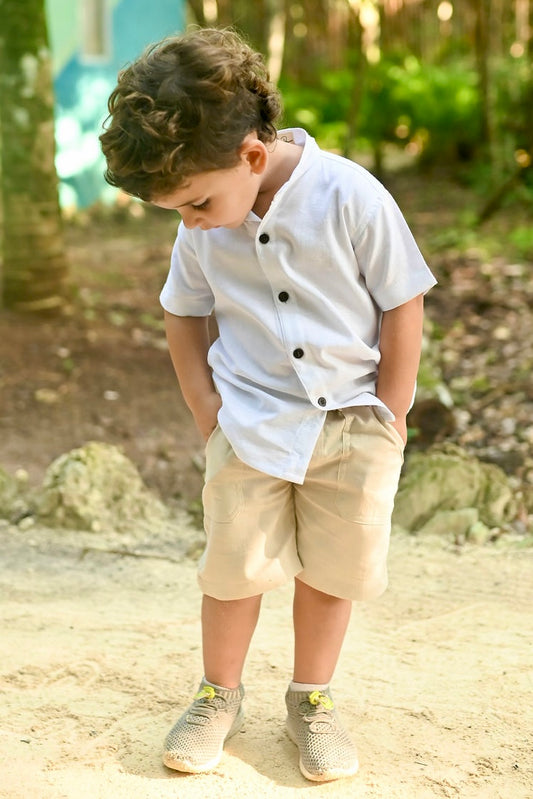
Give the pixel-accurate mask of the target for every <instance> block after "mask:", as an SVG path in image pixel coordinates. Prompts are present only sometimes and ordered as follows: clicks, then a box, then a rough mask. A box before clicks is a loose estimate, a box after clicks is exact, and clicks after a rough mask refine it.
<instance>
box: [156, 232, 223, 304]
mask: <svg viewBox="0 0 533 799" xmlns="http://www.w3.org/2000/svg"><path fill="white" fill-rule="evenodd" d="M188 233H189V231H187V228H185V227H184V225H183V224H180V226H179V228H178V235H177V236H176V241H175V243H174V247H173V249H172V256H171V259H170V271H169V273H168V277H167V279H166V282H165V285H164V286H163V289H162V291H161V294H160V296H159V301H160V303H161V305H162V306H163V308H164V309H165V311H168V312H169V313H171V314H174V315H175V316H209V315H210V314H211V312H212V310H213V308H214V305H215V300H214V296H213V292H212V291H211V287H210V286H209V283H208V281H207V280H206V277H205V275H204V273H203V271H202V268H201V266H200V263H199V260H198V256H197V253H196V250H195V247H194V242H193V241H192V238H191V237H190V235H188Z"/></svg>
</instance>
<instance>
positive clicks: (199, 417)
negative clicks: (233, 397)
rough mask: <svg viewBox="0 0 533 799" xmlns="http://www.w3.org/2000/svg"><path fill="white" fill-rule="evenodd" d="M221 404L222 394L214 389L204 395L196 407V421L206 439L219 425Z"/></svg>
mask: <svg viewBox="0 0 533 799" xmlns="http://www.w3.org/2000/svg"><path fill="white" fill-rule="evenodd" d="M221 406H222V400H221V399H220V395H219V394H217V393H216V391H213V392H212V393H210V394H207V395H206V396H204V397H202V401H201V403H199V405H198V407H196V408H194V411H193V416H194V421H195V422H196V427H197V428H198V430H199V431H200V435H201V436H202V438H203V439H204V441H207V439H208V438H209V436H210V435H211V433H212V432H213V430H214V429H215V427H216V426H217V416H218V412H219V410H220V408H221Z"/></svg>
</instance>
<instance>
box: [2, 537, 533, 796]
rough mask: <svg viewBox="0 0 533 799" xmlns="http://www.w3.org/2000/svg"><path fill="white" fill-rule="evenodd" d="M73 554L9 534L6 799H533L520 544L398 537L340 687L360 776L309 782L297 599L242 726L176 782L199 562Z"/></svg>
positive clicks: (273, 606)
mask: <svg viewBox="0 0 533 799" xmlns="http://www.w3.org/2000/svg"><path fill="white" fill-rule="evenodd" d="M83 541H84V539H83V536H82V537H80V535H79V534H77V535H75V534H71V533H65V532H52V531H48V530H42V529H37V528H32V529H29V530H27V531H26V532H20V531H18V530H14V529H13V528H9V527H4V528H1V529H0V545H1V547H2V560H3V566H2V568H1V571H0V588H1V618H2V628H3V632H2V637H1V650H0V651H1V672H2V673H1V681H0V685H1V689H2V701H1V710H0V713H1V720H0V769H1V771H0V796H1V797H2V799H4V797H5V798H6V799H30V798H31V799H85V798H86V797H87V799H89V797H90V799H171V797H172V799H219V798H220V799H225V798H226V797H227V798H228V799H230V797H231V799H235V797H239V798H241V797H242V799H246V798H247V797H254V799H255V798H256V797H259V796H267V797H280V798H281V797H303V796H304V795H306V794H307V795H309V796H311V795H312V796H313V799H314V798H315V797H322V796H328V797H330V796H331V797H362V798H363V797H364V798H365V799H378V797H379V799H426V798H427V799H430V798H432V797H460V799H474V797H475V799H496V798H497V799H526V797H527V798H528V799H531V797H533V768H532V759H533V754H532V752H533V703H532V688H533V679H532V668H533V652H532V641H533V614H532V608H533V586H532V580H531V574H532V569H531V567H532V565H533V552H532V551H531V550H529V551H524V550H522V551H519V550H511V549H506V550H501V549H494V548H491V547H489V546H488V547H484V548H481V547H471V548H466V549H463V550H461V551H456V550H453V548H451V547H449V546H447V545H445V544H443V543H442V542H441V541H427V540H426V541H417V540H414V539H407V538H402V537H398V538H395V539H394V542H393V547H392V553H391V559H390V567H391V568H390V571H391V585H390V588H389V590H388V592H387V593H386V595H385V596H384V597H383V598H382V599H380V600H379V601H377V602H374V603H371V604H368V605H361V606H359V605H358V606H356V608H355V610H354V614H353V617H352V622H351V626H350V629H349V633H348V636H347V641H346V645H345V649H344V651H343V655H342V659H341V662H340V664H339V667H338V671H337V674H336V677H335V680H334V683H333V686H332V687H333V692H334V696H335V698H336V700H337V704H338V706H339V707H340V708H341V712H342V715H343V718H344V720H345V723H346V725H347V726H348V727H349V728H350V729H351V731H352V732H353V735H354V737H355V739H356V741H357V743H358V747H359V752H360V761H361V767H360V771H359V773H358V775H356V777H354V778H352V779H350V780H343V781H340V782H335V783H328V784H322V785H317V784H312V783H309V782H307V781H306V780H305V779H304V778H303V777H302V776H301V775H300V773H299V771H298V767H297V758H296V749H295V747H294V745H293V744H292V743H291V742H290V741H289V740H288V738H287V737H286V735H285V733H284V729H283V720H284V704H283V695H284V691H285V687H286V684H287V680H288V678H289V673H290V663H291V647H292V634H291V625H290V604H291V587H290V586H287V587H286V588H283V589H280V590H278V591H275V592H273V593H271V594H270V595H268V596H267V597H266V598H265V601H264V607H263V613H262V616H261V620H260V623H259V627H258V630H257V633H256V636H255V638H254V641H253V645H252V649H251V652H250V655H249V659H248V663H247V668H246V674H245V685H246V689H247V699H246V709H247V720H246V724H245V728H244V730H243V731H242V732H241V733H240V734H238V735H237V736H235V737H234V738H233V739H232V740H231V741H230V742H229V744H228V746H227V749H226V751H225V754H224V756H223V759H222V762H221V764H220V765H219V767H218V768H217V769H216V771H214V772H213V773H211V774H207V775H194V776H192V775H181V774H178V773H175V772H172V771H170V770H167V769H165V767H164V766H163V765H162V764H161V760H160V751H161V744H162V740H163V738H164V736H165V734H166V732H167V730H168V729H169V727H170V726H171V725H172V723H173V721H174V720H175V719H176V717H177V716H178V715H179V713H180V712H181V708H182V706H184V705H185V704H187V703H188V702H189V700H190V697H191V695H192V694H193V693H194V691H195V690H196V685H197V682H198V680H199V678H200V676H201V653H200V648H199V636H200V626H199V617H198V608H199V595H198V591H197V588H196V582H195V564H194V561H193V560H191V559H190V558H185V559H183V558H180V557H176V549H175V548H174V547H173V546H172V544H171V543H169V541H168V540H163V539H162V540H161V541H155V542H153V543H152V550H151V556H150V557H126V556H121V555H117V554H115V553H113V552H112V551H109V550H111V549H113V548H114V545H115V544H116V545H118V544H117V542H113V540H111V539H103V538H102V537H101V536H100V537H99V536H97V535H95V534H93V535H92V538H91V539H90V541H91V543H92V545H94V547H95V548H96V549H99V548H101V549H102V550H108V551H95V550H93V549H90V550H88V551H87V550H86V551H85V552H84V551H83V549H82V546H83ZM178 554H179V553H178ZM309 792H310V793H309Z"/></svg>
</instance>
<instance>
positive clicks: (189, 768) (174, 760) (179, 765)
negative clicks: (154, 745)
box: [163, 709, 244, 774]
mask: <svg viewBox="0 0 533 799" xmlns="http://www.w3.org/2000/svg"><path fill="white" fill-rule="evenodd" d="M243 723H244V713H243V711H242V709H240V710H239V712H238V713H237V715H236V717H235V721H234V722H233V724H232V726H231V727H230V730H229V732H228V734H227V735H226V737H225V738H224V740H223V741H222V743H221V745H220V749H219V750H218V752H217V754H216V755H215V757H213V758H211V760H207V761H205V762H204V763H192V762H191V761H190V760H187V759H186V758H180V757H179V756H177V755H174V754H173V753H172V752H165V753H164V755H163V763H164V764H165V766H167V768H171V769H173V770H174V771H185V772H187V773H188V774H203V773H204V772H205V771H212V770H213V769H214V768H216V766H218V764H219V763H220V760H221V758H222V753H223V750H224V744H225V743H226V741H228V740H229V739H230V738H231V737H233V736H234V735H236V734H237V733H238V732H239V730H240V729H241V728H242V725H243Z"/></svg>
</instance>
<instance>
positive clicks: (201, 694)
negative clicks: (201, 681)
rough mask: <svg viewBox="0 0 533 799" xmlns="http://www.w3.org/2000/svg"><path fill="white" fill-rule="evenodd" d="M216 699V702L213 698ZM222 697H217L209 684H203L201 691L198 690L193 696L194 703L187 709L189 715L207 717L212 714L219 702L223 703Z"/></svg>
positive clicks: (217, 708) (217, 707)
mask: <svg viewBox="0 0 533 799" xmlns="http://www.w3.org/2000/svg"><path fill="white" fill-rule="evenodd" d="M216 699H218V700H219V702H218V703H217V702H216V701H215V700H216ZM224 701H225V700H224V699H223V698H222V697H220V696H219V697H217V694H216V691H215V689H214V688H213V687H212V686H211V685H204V687H203V688H202V690H201V691H198V693H197V694H196V696H195V697H194V704H193V706H192V707H191V709H190V711H189V716H199V717H200V718H204V719H208V718H210V717H211V716H214V715H215V713H216V712H217V710H219V706H220V704H221V703H224Z"/></svg>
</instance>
